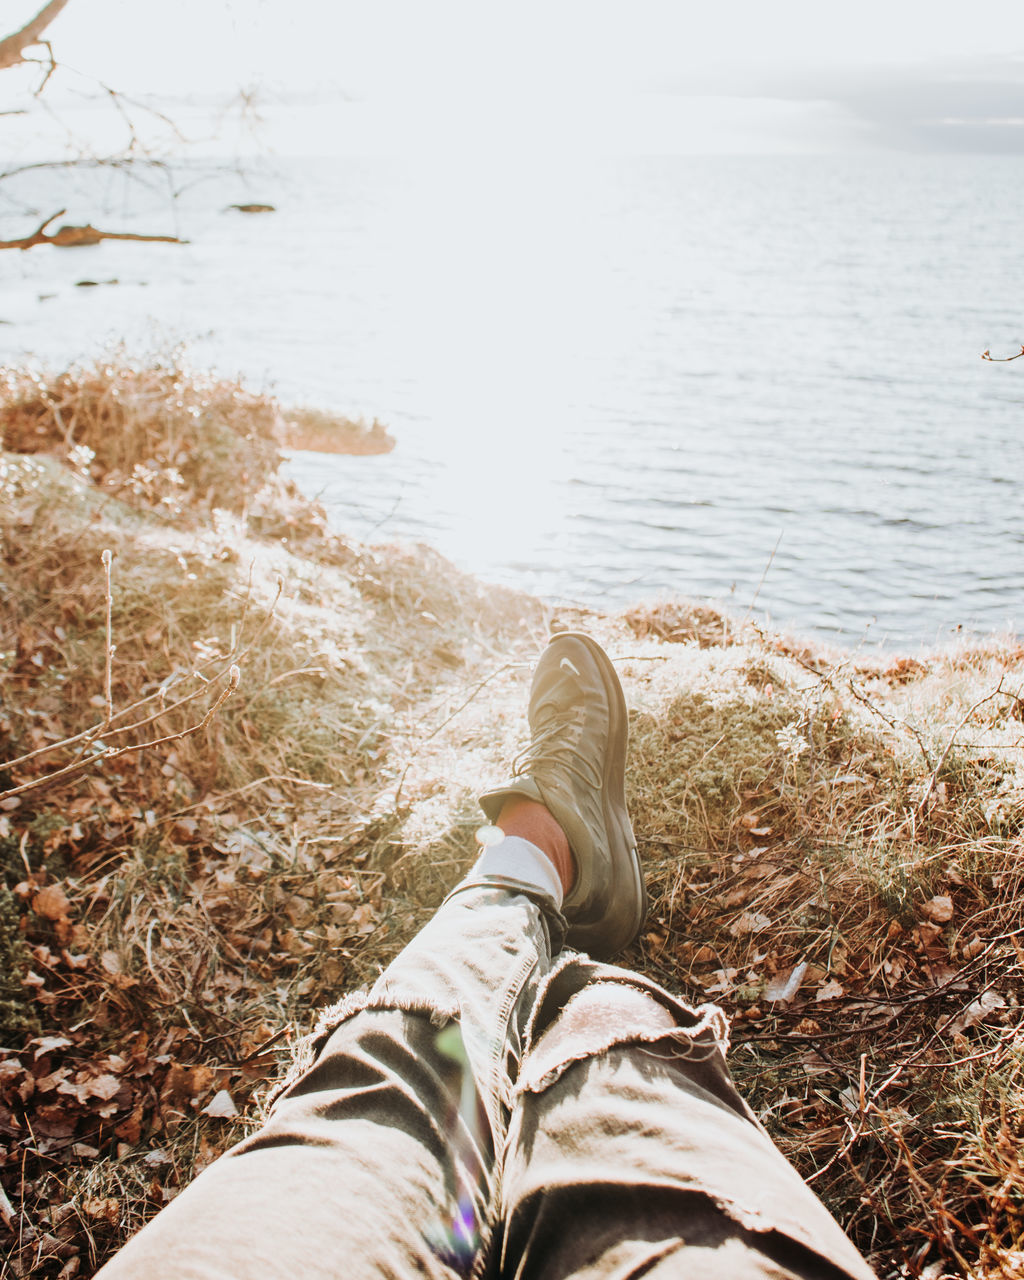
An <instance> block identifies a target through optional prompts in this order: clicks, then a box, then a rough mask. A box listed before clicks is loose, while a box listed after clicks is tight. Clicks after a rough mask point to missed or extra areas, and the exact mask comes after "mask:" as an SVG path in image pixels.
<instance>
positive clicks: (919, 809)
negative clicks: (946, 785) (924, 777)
mask: <svg viewBox="0 0 1024 1280" xmlns="http://www.w3.org/2000/svg"><path fill="white" fill-rule="evenodd" d="M1002 692H1003V677H1002V676H1000V677H999V683H998V684H997V685H996V687H995V689H993V690H992V692H991V693H988V694H986V695H985V697H984V698H979V699H978V701H977V702H976V703H975V704H974V706H973V707H971V708H970V709H969V710H968V711H967V714H966V715H965V716H964V717H963V719H962V720H961V721H960V723H959V724H958V725H957V726H956V728H955V729H954V730H953V732H952V733H951V734H950V735H949V741H948V742H947V743H946V746H945V748H944V750H943V752H942V755H941V756H939V763H938V764H937V765H936V766H935V768H934V769H933V770H932V771H931V774H930V776H929V778H928V782H927V784H926V785H925V789H924V794H923V795H922V796H921V799H920V800H919V801H918V802H917V805H916V806H915V808H914V813H915V815H916V816H917V817H920V816H921V814H922V813H923V812H924V807H925V805H926V804H927V803H928V800H929V798H930V796H931V794H932V791H933V790H934V789H935V783H936V782H937V781H938V777H939V774H940V773H941V772H942V766H943V765H944V764H945V763H946V760H947V759H948V757H949V753H950V752H951V751H952V750H953V744H954V742H956V738H957V734H958V733H959V732H960V730H961V729H962V728H963V727H964V725H965V724H967V723H968V721H969V720H970V718H971V716H973V715H974V713H975V711H977V710H978V708H979V707H983V706H984V705H985V703H986V702H991V701H992V699H993V698H997V697H998V696H999V695H1000V694H1001V693H1002Z"/></svg>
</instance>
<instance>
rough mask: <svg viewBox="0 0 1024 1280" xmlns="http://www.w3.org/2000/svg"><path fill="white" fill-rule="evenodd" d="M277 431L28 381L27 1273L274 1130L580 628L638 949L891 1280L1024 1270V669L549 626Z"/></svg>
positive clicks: (638, 630)
mask: <svg viewBox="0 0 1024 1280" xmlns="http://www.w3.org/2000/svg"><path fill="white" fill-rule="evenodd" d="M277 413H278V410H277V409H276V406H273V404H272V403H271V402H269V401H266V400H264V399H262V398H260V397H253V396H250V395H248V394H247V393H245V392H243V391H241V390H240V389H238V388H232V387H231V386H229V385H227V384H223V383H214V382H210V381H205V380H202V379H194V378H190V377H189V376H188V375H187V374H185V373H184V372H183V371H182V370H181V369H180V368H179V367H178V366H177V365H175V364H174V363H173V362H172V363H171V364H169V365H168V366H166V367H163V368H153V369H147V370H138V369H135V370H131V369H129V368H126V367H125V366H122V365H117V364H113V363H112V364H111V365H109V366H105V367H100V368H97V369H93V370H89V371H87V372H86V373H83V372H82V371H71V372H70V373H69V374H68V375H65V376H63V377H61V378H55V379H53V378H51V379H44V378H41V377H39V376H37V375H29V374H27V373H25V372H10V373H8V374H7V375H6V382H5V384H4V393H3V398H2V401H0V421H2V422H3V424H4V433H5V438H6V439H5V444H6V449H7V452H5V453H3V454H2V455H0V536H2V546H0V553H2V570H0V761H2V760H6V761H20V763H15V764H13V765H7V766H5V767H0V793H4V794H3V795H2V796H0V872H2V877H3V882H2V887H0V1188H2V1191H0V1241H2V1245H3V1249H2V1254H3V1256H4V1258H5V1259H6V1260H5V1261H4V1262H3V1263H2V1264H0V1276H6V1275H12V1276H27V1275H29V1274H31V1275H38V1276H44V1277H45V1276H50V1277H56V1276H64V1277H71V1276H74V1275H76V1274H77V1275H81V1276H88V1275H91V1274H92V1273H93V1271H94V1270H95V1269H96V1268H97V1266H98V1265H99V1264H100V1263H101V1262H102V1260H103V1259H104V1258H105V1257H107V1256H108V1255H109V1253H110V1252H111V1251H112V1250H113V1249H115V1248H116V1247H117V1245H118V1244H119V1243H120V1242H121V1241H122V1240H124V1239H125V1238H126V1236H127V1235H128V1234H130V1233H131V1232H132V1231H133V1230H134V1229H135V1228H136V1227H137V1226H139V1225H140V1224H141V1222H142V1221H144V1220H145V1219H146V1218H147V1217H149V1216H151V1215H152V1214H153V1213H154V1212H156V1211H157V1210H158V1209H159V1208H160V1206H161V1205H162V1204H163V1203H165V1202H166V1201H167V1200H168V1199H170V1198H171V1197H172V1196H173V1195H174V1194H175V1193H176V1192H177V1190H178V1189H179V1188H180V1187H181V1186H182V1185H183V1184H184V1183H185V1182H187V1181H188V1180H189V1179H190V1178H191V1177H192V1176H193V1175H194V1173H195V1172H196V1171H197V1170H198V1169H201V1168H202V1167H203V1166H204V1165H205V1164H207V1163H208V1162H209V1161H210V1160H212V1159H213V1158H215V1156H216V1155H217V1154H219V1152H221V1151H222V1150H224V1149H225V1147H226V1146H227V1145H229V1144H230V1142H231V1141H232V1140H233V1139H234V1138H235V1137H237V1136H238V1135H239V1134H240V1133H241V1132H242V1131H243V1129H244V1127H245V1126H247V1125H251V1124H253V1123H255V1122H256V1120H257V1118H258V1114H259V1098H260V1097H261V1096H262V1094H263V1093H264V1092H265V1090H266V1088H267V1087H268V1085H269V1084H270V1083H272V1082H273V1081H274V1080H275V1079H276V1078H277V1077H278V1075H279V1073H280V1071H281V1070H282V1068H283V1066H284V1065H285V1064H286V1062H287V1060H288V1057H289V1053H290V1046H291V1045H292V1043H293V1042H294V1041H295V1040H296V1038H297V1037H298V1036H299V1035H301V1033H302V1032H303V1031H304V1030H306V1029H307V1028H308V1027H309V1025H310V1023H311V1021H312V1019H313V1016H314V1014H315V1010H316V1008H317V1006H319V1005H321V1004H323V1003H325V1002H327V1001H329V1000H333V999H335V998H337V996H338V995H339V994H340V993H341V992H342V991H343V990H345V989H349V988H351V987H354V986H356V985H358V984H360V983H362V982H364V981H365V980H367V979H368V978H371V977H372V976H373V975H374V974H375V973H376V972H377V970H378V969H379V967H380V966H382V965H384V964H386V963H387V962H388V960H389V959H390V958H391V956H392V955H394V954H395V952H396V951H397V950H398V949H399V948H400V947H401V946H402V944H403V943H404V942H405V941H406V940H407V939H408V938H409V937H410V936H411V935H412V934H413V932H414V931H415V930H416V929H417V928H418V926H419V925H420V924H421V923H422V922H423V921H424V920H425V919H426V917H427V916H428V915H429V913H430V912H431V910H432V909H433V908H434V907H435V906H436V905H437V903H438V902H439V901H440V899H441V898H442V897H443V895H444V893H445V891H446V889H447V888H448V887H450V885H451V883H452V882H453V881H454V879H455V878H456V877H457V876H458V874H459V873H460V871H461V870H462V869H463V868H464V867H465V866H466V865H467V864H468V862H469V860H470V858H471V856H472V849H471V839H470V834H469V833H470V832H471V830H472V828H473V827H474V826H475V825H476V824H477V822H478V821H479V819H478V816H477V811H476V808H475V795H476V793H477V792H478V791H479V790H480V789H481V788H482V787H483V786H484V785H486V784H488V783H490V782H493V780H494V779H495V778H497V777H501V776H503V773H504V770H505V768H506V767H507V762H508V760H509V759H510V758H511V756H512V755H513V754H514V752H515V750H516V749H517V748H518V747H519V746H521V745H522V735H523V733H524V731H525V724H524V714H523V713H524V709H525V697H526V690H527V688H528V681H529V674H530V667H531V663H532V661H533V659H534V657H535V655H536V653H537V651H538V650H539V648H540V647H541V645H542V644H543V642H544V638H545V635H546V634H547V631H548V630H549V629H557V628H558V627H559V626H561V625H573V626H580V625H582V626H585V627H587V628H588V629H589V630H591V631H592V632H593V633H594V634H595V635H596V636H597V637H598V638H599V639H600V640H602V642H603V643H605V644H606V646H607V647H608V649H609V651H610V652H611V653H612V655H613V656H614V657H615V658H616V660H617V665H618V667H619V670H620V672H621V674H622V677H623V682H624V685H625V688H626V694H627V700H628V702H629V704H630V706H631V708H632V717H633V718H632V733H633V737H632V753H631V775H630V785H631V805H632V809H633V812H634V818H635V825H636V828H637V831H638V833H639V834H640V836H641V840H642V853H643V856H644V859H645V863H646V866H647V870H648V877H649V881H650V886H651V890H652V898H653V909H652V914H651V918H650V921H649V925H648V928H647V930H646V932H645V935H644V937H643V938H642V940H641V942H640V943H639V944H638V946H637V948H636V949H635V950H634V953H633V954H631V955H630V956H628V957H626V962H627V963H630V964H633V965H636V966H639V967H641V968H643V969H644V970H645V971H646V972H648V973H650V974H651V975H652V976H653V977H655V978H657V979H659V980H661V981H663V982H666V983H667V984H668V985H670V986H671V987H673V988H675V989H677V990H681V991H683V992H684V993H687V994H689V995H690V996H691V997H695V998H714V999H716V1000H718V1001H719V1002H720V1003H722V1004H723V1005H724V1006H725V1007H726V1009H727V1010H728V1012H729V1013H730V1015H731V1017H732V1019H733V1044H734V1048H733V1052H732V1059H731V1062H732V1068H733V1071H734V1074H735V1075H736V1077H737V1080H738V1082H739V1084H740V1087H741V1088H742V1089H743V1091H744V1092H745V1093H746V1094H747V1096H748V1097H750V1098H751V1100H752V1102H753V1104H754V1106H755V1108H756V1109H757V1111H758V1112H759V1114H760V1115H761V1116H762V1118H763V1120H764V1122H765V1124H766V1125H767V1126H768V1128H769V1129H770V1131H771V1132H772V1134H773V1136H774V1137H775V1139H776V1141H777V1142H779V1144H780V1145H781V1146H782V1148H783V1150H784V1151H785V1152H786V1153H787V1155H789V1156H790V1158H791V1159H793V1160H794V1162H795V1163H796V1164H797V1166H798V1168H799V1169H800V1171H801V1172H802V1173H803V1174H804V1175H805V1176H806V1177H808V1178H810V1179H811V1180H812V1181H813V1185H814V1186H815V1189H816V1190H817V1191H818V1192H819V1194H821V1195H822V1197H823V1198H824V1199H825V1200H826V1202H827V1203H828V1204H829V1206H830V1207H831V1208H832V1210H833V1212H835V1213H836V1215H837V1216H838V1217H839V1218H840V1220H841V1221H842V1222H843V1223H844V1225H845V1226H847V1228H848V1229H849V1230H850V1232H851V1234H852V1235H853V1238H854V1239H855V1241H856V1242H857V1244H858V1245H859V1246H860V1247H861V1248H862V1249H863V1250H864V1251H865V1252H866V1253H868V1255H869V1256H870V1258H871V1260H872V1262H873V1264H874V1265H875V1266H876V1268H877V1270H878V1271H879V1273H880V1274H881V1275H883V1276H897V1275H905V1276H915V1277H929V1278H930V1280H936V1278H937V1277H940V1276H944V1275H961V1274H963V1275H967V1276H971V1277H974V1278H975V1280H989V1278H990V1277H995V1276H1003V1275H1010V1276H1012V1275H1020V1274H1024V1254H1022V1249H1024V1195H1022V1193H1024V1168H1022V1164H1021V1156H1020V1154H1019V1153H1020V1150H1021V1138H1022V1136H1024V1135H1022V1134H1021V1127H1022V1119H1021V1117H1022V1114H1024V1111H1022V1101H1024V1099H1022V1092H1024V1081H1022V1066H1024V1037H1022V1032H1021V1008H1020V1000H1021V988H1020V967H1021V961H1022V955H1021V951H1020V945H1021V939H1022V937H1024V921H1022V919H1021V915H1022V905H1021V904H1022V901H1024V897H1022V889H1024V885H1022V876H1024V861H1022V855H1024V839H1022V828H1024V753H1022V750H1021V736H1022V734H1024V728H1022V715H1024V704H1022V702H1021V697H1020V695H1021V686H1022V684H1024V651H1022V650H1021V649H1020V648H1019V647H1017V646H1016V645H1015V644H1014V643H1012V642H1010V641H1007V642H1006V643H1001V642H997V641H993V642H991V643H989V644H986V645H981V646H976V647H974V648H973V649H968V648H964V649H961V650H957V651H952V652H949V653H946V654H942V655H933V656H919V657H918V658H915V659H913V660H893V659H891V658H889V659H886V660H884V661H882V660H880V661H879V662H878V664H877V665H876V666H872V665H871V664H869V663H866V662H865V661H864V660H863V659H862V658H858V659H857V660H856V661H855V660H853V659H851V658H849V657H845V656H843V655H833V654H826V653H824V652H822V651H820V650H816V649H814V648H813V647H812V646H807V645H800V644H795V643H793V642H792V641H789V640H786V639H785V638H780V637H775V636H769V635H760V634H758V633H757V632H755V631H754V630H752V629H750V628H744V627H743V626H741V625H740V624H738V623H736V622H735V621H730V620H728V619H724V618H722V617H721V616H719V615H714V614H712V613H711V612H710V611H708V610H707V609H705V608H700V609H693V608H689V607H688V606H683V605H679V604H666V605H663V606H657V607H654V608H647V609H643V610H634V611H631V613H630V614H628V615H625V616H624V617H623V618H609V617H601V616H598V615H588V614H586V613H585V612H584V613H578V614H572V615H570V614H568V613H564V612H563V613H562V614H561V615H560V616H559V617H557V618H553V617H551V616H550V615H548V614H546V613H545V611H544V610H543V609H542V607H541V606H540V605H539V604H537V603H536V602H535V601H532V600H530V599H528V598H525V597H522V596H518V595H515V594H513V593H510V592H506V591H501V590H497V589H490V588H484V587H482V586H480V585H479V584H478V583H476V582H475V581H473V580H472V579H468V578H466V577H464V576H462V575H460V574H459V573H458V572H457V571H455V570H454V569H453V568H452V567H451V566H450V565H448V564H447V563H446V562H444V561H443V560H442V559H441V558H440V557H438V556H436V555H434V554H433V553H431V552H429V551H428V550H426V549H423V548H407V549H399V548H389V549H386V550H381V549H376V550H374V549H369V548H365V547H359V546H352V545H349V544H347V543H345V542H344V541H343V540H341V539H339V538H337V537H334V536H332V535H330V534H329V533H328V532H327V531H326V529H325V525H324V521H323V517H322V513H320V512H318V511H317V510H316V508H314V507H312V506H310V505H309V504H308V503H306V502H304V501H303V500H302V499H301V498H300V497H299V496H298V495H297V494H295V493H294V491H291V490H289V489H288V488H287V487H286V486H284V485H283V484H282V483H281V482H280V481H279V480H278V478H277V476H276V473H275V466H276V445H277V443H278V441H279V439H280V437H279V435H278V434H277V430H278V428H277V426H276V418H275V414H277ZM139 467H142V468H145V469H146V470H145V474H143V475H140V474H139V472H138V470H137V468H139ZM168 472H176V473H177V475H178V477H179V478H177V479H175V478H173V477H169V476H168V474H167V473H168ZM133 477H134V482H133ZM107 550H109V551H110V552H111V553H112V556H111V560H112V563H111V577H110V592H109V602H110V615H111V617H110V635H111V637H112V640H113V644H114V646H115V652H114V654H113V656H112V658H111V660H110V677H109V699H108V690H107V687H106V686H107V679H106V674H105V673H106V657H105V655H106V652H107V649H108V631H107V623H106V613H107V601H108V593H107V586H106V574H105V571H104V564H103V554H104V552H105V551H107ZM232 667H237V668H238V670H239V672H240V676H239V679H238V684H237V689H235V690H234V691H233V692H232V693H231V695H230V697H228V698H227V700H226V701H223V702H222V704H221V705H220V707H219V709H218V710H217V712H216V714H215V715H213V716H212V717H211V718H210V719H209V721H208V723H206V725H205V727H204V728H202V729H201V731H197V732H193V733H189V734H187V736H181V735H183V734H185V731H186V730H189V729H192V728H195V726H196V725H197V724H198V723H200V722H202V721H203V719H204V718H205V717H206V715H207V712H208V711H209V709H210V708H211V707H212V706H213V705H214V704H215V703H216V702H217V700H218V698H220V696H221V694H222V692H223V690H224V689H225V688H226V687H227V685H228V683H229V682H230V680H231V676H230V671H231V668H232ZM132 726H136V727H134V728H133V727H132ZM155 738H163V739H165V741H163V742H162V743H161V744H160V745H157V746H149V747H147V748H146V749H143V750H130V751H126V752H123V753H122V754H120V755H118V756H116V758H115V757H114V756H112V755H108V754H106V753H107V752H108V751H109V750H110V749H111V748H115V749H119V748H121V747H129V746H132V747H134V746H140V745H142V744H144V743H146V742H151V741H152V740H153V739H155ZM69 740H70V741H69ZM71 765H76V766H78V765H81V766H83V767H81V768H78V769H77V771H72V772H69V773H66V774H64V775H62V776H55V775H57V774H58V773H59V771H60V770H61V769H64V768H66V767H68V766H71ZM26 784H28V785H26Z"/></svg>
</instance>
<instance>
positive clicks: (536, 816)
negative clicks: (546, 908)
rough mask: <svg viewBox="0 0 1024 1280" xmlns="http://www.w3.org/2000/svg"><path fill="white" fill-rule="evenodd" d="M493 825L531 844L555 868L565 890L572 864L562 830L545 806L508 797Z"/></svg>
mask: <svg viewBox="0 0 1024 1280" xmlns="http://www.w3.org/2000/svg"><path fill="white" fill-rule="evenodd" d="M496 825H497V826H499V827H500V828H501V829H502V831H504V833H505V834H506V835H507V836H519V837H520V838H521V839H523V840H529V842H530V843H531V844H532V845H535V846H536V847H537V848H538V849H539V850H540V851H541V853H543V854H544V855H545V856H546V857H547V858H548V859H549V860H550V861H551V863H552V865H553V866H554V868H555V870H556V871H557V873H558V878H559V880H561V882H562V891H563V892H564V893H568V892H569V890H570V889H571V888H572V886H573V882H574V881H575V879H576V866H575V864H574V862H573V858H572V852H571V850H570V848H569V841H568V840H567V838H566V835H565V832H564V831H563V830H562V828H561V827H560V826H559V825H558V823H557V822H556V821H555V819H554V818H553V817H552V815H551V812H550V810H549V809H547V808H546V807H545V806H544V805H542V804H538V803H537V801H536V800H527V799H526V798H525V797H522V796H511V797H509V799H508V800H506V801H505V803H504V804H503V805H502V806H501V812H500V813H499V814H498V821H497V823H496Z"/></svg>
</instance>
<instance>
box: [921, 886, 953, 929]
mask: <svg viewBox="0 0 1024 1280" xmlns="http://www.w3.org/2000/svg"><path fill="white" fill-rule="evenodd" d="M922 910H923V911H924V914H925V915H926V916H927V917H928V919H929V920H932V921H933V922H934V923H935V924H948V923H949V922H950V920H952V919H953V899H952V898H951V897H950V896H949V894H948V893H940V894H938V895H936V897H934V898H932V900H931V901H930V902H926V903H925V904H924V907H923V908H922Z"/></svg>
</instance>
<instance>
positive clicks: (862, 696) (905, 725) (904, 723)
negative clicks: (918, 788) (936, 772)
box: [846, 680, 932, 769]
mask: <svg viewBox="0 0 1024 1280" xmlns="http://www.w3.org/2000/svg"><path fill="white" fill-rule="evenodd" d="M846 685H847V688H848V689H849V690H850V692H851V693H852V694H853V696H854V697H855V698H856V699H857V701H858V702H859V703H860V704H861V705H862V706H865V707H867V709H868V710H869V711H871V712H873V713H874V714H875V715H876V716H878V718H879V719H880V720H884V721H885V723H886V724H887V725H888V726H889V728H890V729H906V731H907V733H909V734H910V735H911V737H912V738H913V739H914V741H915V742H916V743H917V745H918V747H919V748H920V751H921V754H922V755H923V756H924V762H925V765H926V766H927V767H928V768H929V769H930V768H931V767H932V758H931V754H930V752H929V751H928V748H927V747H926V746H925V745H924V739H923V738H922V737H921V731H920V730H919V729H915V728H914V726H913V725H912V724H911V723H910V721H909V720H898V719H897V718H896V717H895V716H888V715H886V714H885V712H884V711H883V710H882V709H881V707H877V706H876V705H875V704H874V703H873V702H872V701H871V699H870V698H869V697H868V696H867V694H866V693H862V692H861V691H860V690H859V689H858V688H857V686H856V685H855V684H854V683H853V681H852V680H848V681H847V682H846Z"/></svg>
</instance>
